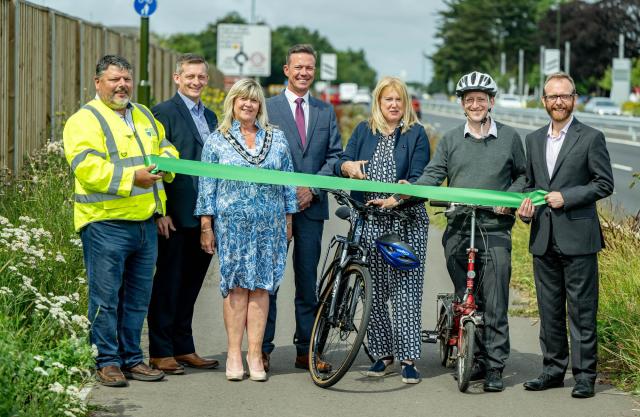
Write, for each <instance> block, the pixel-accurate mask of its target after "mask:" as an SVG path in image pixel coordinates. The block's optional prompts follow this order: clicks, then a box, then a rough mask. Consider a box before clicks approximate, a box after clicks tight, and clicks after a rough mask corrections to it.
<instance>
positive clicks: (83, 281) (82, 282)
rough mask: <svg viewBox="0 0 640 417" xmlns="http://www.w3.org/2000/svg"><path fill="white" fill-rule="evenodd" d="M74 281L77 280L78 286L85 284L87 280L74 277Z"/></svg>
mask: <svg viewBox="0 0 640 417" xmlns="http://www.w3.org/2000/svg"><path fill="white" fill-rule="evenodd" d="M76 279H77V280H78V283H79V284H84V283H85V282H87V280H86V279H84V278H83V277H76Z"/></svg>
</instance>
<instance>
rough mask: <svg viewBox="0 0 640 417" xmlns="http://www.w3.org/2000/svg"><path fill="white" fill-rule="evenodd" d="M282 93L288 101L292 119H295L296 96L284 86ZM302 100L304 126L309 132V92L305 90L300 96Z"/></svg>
mask: <svg viewBox="0 0 640 417" xmlns="http://www.w3.org/2000/svg"><path fill="white" fill-rule="evenodd" d="M284 95H285V97H287V101H288V102H289V107H290V108H291V114H293V120H296V107H297V106H298V105H297V104H296V99H297V98H298V96H297V95H296V93H294V92H293V91H291V90H289V89H288V88H286V89H285V90H284ZM302 99H303V100H304V102H303V103H302V110H303V111H304V128H305V131H306V132H307V133H309V92H308V91H307V92H306V93H305V95H304V96H302Z"/></svg>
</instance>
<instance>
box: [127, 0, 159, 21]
mask: <svg viewBox="0 0 640 417" xmlns="http://www.w3.org/2000/svg"><path fill="white" fill-rule="evenodd" d="M133 8H134V9H136V12H137V13H138V14H139V15H140V16H142V17H149V16H151V15H152V14H153V12H155V11H156V9H157V8H158V2H157V1H156V0H133Z"/></svg>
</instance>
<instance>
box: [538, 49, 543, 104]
mask: <svg viewBox="0 0 640 417" xmlns="http://www.w3.org/2000/svg"><path fill="white" fill-rule="evenodd" d="M539 94H540V97H542V96H543V95H544V46H542V45H541V46H540V92H539Z"/></svg>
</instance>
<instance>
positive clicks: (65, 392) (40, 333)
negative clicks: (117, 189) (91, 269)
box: [0, 143, 93, 417]
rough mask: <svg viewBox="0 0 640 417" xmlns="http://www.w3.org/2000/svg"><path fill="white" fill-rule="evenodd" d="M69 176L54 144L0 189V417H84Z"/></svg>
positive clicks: (81, 291) (86, 370) (83, 353)
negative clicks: (21, 173) (17, 176)
mask: <svg viewBox="0 0 640 417" xmlns="http://www.w3.org/2000/svg"><path fill="white" fill-rule="evenodd" d="M71 178H72V175H71V174H70V172H69V168H68V166H67V164H66V162H65V161H64V159H63V157H62V148H61V146H60V144H59V143H49V144H48V145H47V147H46V148H45V149H44V150H42V151H41V152H39V153H38V154H37V155H35V156H34V157H33V158H32V159H30V160H29V163H28V164H27V166H26V167H25V170H24V173H23V175H22V176H20V177H19V178H17V179H15V178H10V177H4V178H2V181H1V182H0V415H2V416H25V417H26V416H29V417H40V416H41V417H45V416H46V417H54V416H66V417H74V416H84V415H87V413H88V409H87V406H86V404H85V402H84V401H83V393H82V389H83V387H84V386H85V385H86V384H87V383H88V382H89V380H90V375H91V371H90V369H91V368H92V367H93V352H92V348H91V346H90V345H89V343H88V337H87V334H88V333H87V332H88V327H89V322H88V320H87V319H86V306H87V297H86V286H85V285H84V284H85V282H86V278H85V273H84V268H83V263H82V249H81V247H80V246H81V245H80V240H79V238H78V236H77V235H76V234H75V233H74V231H73V224H72V202H71V200H70V196H71V194H72V190H73V187H72V181H71Z"/></svg>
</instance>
